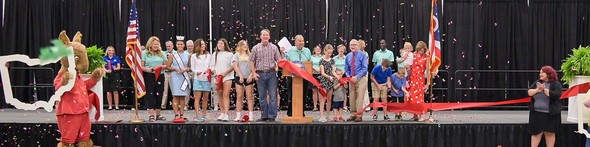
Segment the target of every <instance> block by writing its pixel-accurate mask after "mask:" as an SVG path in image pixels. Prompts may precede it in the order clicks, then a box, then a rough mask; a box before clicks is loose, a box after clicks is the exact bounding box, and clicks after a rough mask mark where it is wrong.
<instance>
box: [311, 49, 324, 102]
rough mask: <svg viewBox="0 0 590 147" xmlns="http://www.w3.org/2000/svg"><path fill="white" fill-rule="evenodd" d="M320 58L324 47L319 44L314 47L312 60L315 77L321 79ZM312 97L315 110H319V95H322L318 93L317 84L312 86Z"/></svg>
mask: <svg viewBox="0 0 590 147" xmlns="http://www.w3.org/2000/svg"><path fill="white" fill-rule="evenodd" d="M320 60H322V48H321V47H320V46H319V45H318V46H315V47H314V48H313V54H312V55H311V62H312V63H313V70H312V71H313V72H312V73H313V77H314V78H315V79H316V80H318V81H319V77H320V76H322V75H321V74H320ZM311 91H312V92H313V93H312V94H313V95H312V97H311V98H312V99H313V111H318V107H317V106H318V97H319V98H320V99H321V98H322V96H320V95H319V93H318V88H317V87H315V86H312V87H311Z"/></svg>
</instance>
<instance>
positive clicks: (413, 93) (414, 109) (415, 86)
mask: <svg viewBox="0 0 590 147" xmlns="http://www.w3.org/2000/svg"><path fill="white" fill-rule="evenodd" d="M426 50H427V47H426V43H424V41H419V42H418V44H416V53H415V55H414V63H413V64H412V70H411V74H410V75H411V76H410V85H409V86H410V89H409V91H410V97H409V98H407V100H406V101H405V102H406V104H407V105H406V106H407V107H408V108H410V109H407V111H408V112H410V113H414V117H412V119H410V120H412V121H424V119H423V118H422V116H421V115H422V114H424V113H425V111H423V110H424V109H423V108H422V107H423V106H422V105H413V104H421V103H424V93H425V91H426V88H428V86H427V85H426V77H425V75H424V74H425V73H426V70H427V68H426V66H427V65H426V64H427V60H428V57H429V56H428V53H427V51H426Z"/></svg>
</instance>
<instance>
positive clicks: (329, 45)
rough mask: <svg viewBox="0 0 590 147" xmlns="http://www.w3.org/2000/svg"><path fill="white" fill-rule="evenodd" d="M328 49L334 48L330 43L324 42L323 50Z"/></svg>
mask: <svg viewBox="0 0 590 147" xmlns="http://www.w3.org/2000/svg"><path fill="white" fill-rule="evenodd" d="M328 49H334V47H333V46H332V45H331V44H326V46H324V52H326V51H327V50H328Z"/></svg>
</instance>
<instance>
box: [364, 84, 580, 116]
mask: <svg viewBox="0 0 590 147" xmlns="http://www.w3.org/2000/svg"><path fill="white" fill-rule="evenodd" d="M589 89H590V83H583V84H578V85H575V86H573V87H571V88H569V89H568V90H567V91H565V92H563V93H562V94H561V97H560V99H567V98H569V97H572V96H576V95H578V94H579V93H586V92H587V91H588V90H589ZM527 102H531V97H524V98H519V99H513V100H505V101H499V102H464V103H462V102H456V103H384V102H375V103H371V104H369V105H368V106H367V107H365V108H364V109H367V108H368V107H387V111H389V112H402V111H407V112H410V113H417V114H422V113H425V112H426V111H428V109H430V110H432V111H443V110H452V109H463V108H478V107H487V106H497V105H508V104H518V103H527ZM364 109H363V110H364ZM363 112H364V111H360V112H357V113H356V114H357V115H360V114H363Z"/></svg>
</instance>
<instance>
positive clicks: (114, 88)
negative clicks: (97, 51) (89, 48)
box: [102, 46, 121, 110]
mask: <svg viewBox="0 0 590 147" xmlns="http://www.w3.org/2000/svg"><path fill="white" fill-rule="evenodd" d="M102 60H103V61H104V62H106V63H107V64H106V65H105V68H106V70H107V73H106V77H105V78H104V80H103V81H104V90H105V91H107V101H108V103H109V109H108V110H113V97H114V98H115V110H119V91H120V90H121V89H120V84H119V79H120V76H121V75H120V74H119V70H121V58H119V56H117V55H115V48H114V47H113V46H109V47H107V53H106V55H105V56H104V57H102Z"/></svg>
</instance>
